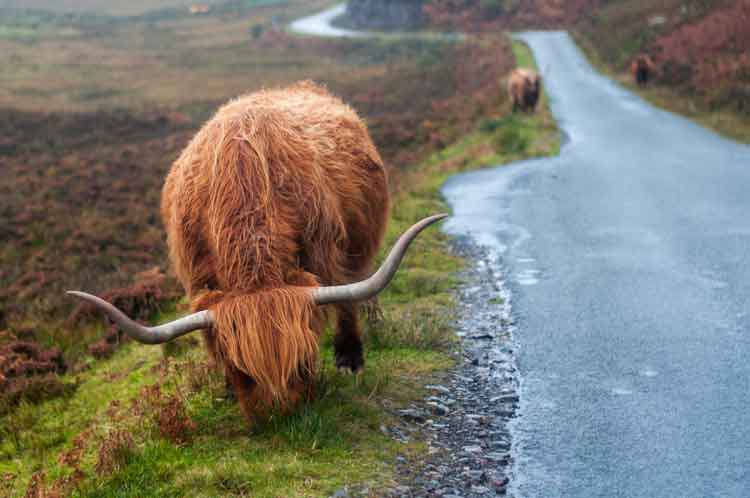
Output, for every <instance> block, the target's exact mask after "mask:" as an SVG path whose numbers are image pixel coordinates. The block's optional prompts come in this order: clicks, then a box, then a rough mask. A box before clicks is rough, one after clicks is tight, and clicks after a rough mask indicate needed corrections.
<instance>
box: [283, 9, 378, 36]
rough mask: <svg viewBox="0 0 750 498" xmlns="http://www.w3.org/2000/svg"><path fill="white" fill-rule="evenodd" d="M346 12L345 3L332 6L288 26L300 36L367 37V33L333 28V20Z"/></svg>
mask: <svg viewBox="0 0 750 498" xmlns="http://www.w3.org/2000/svg"><path fill="white" fill-rule="evenodd" d="M344 12H346V3H341V4H338V5H334V6H333V7H330V8H328V9H326V10H324V11H321V12H318V13H317V14H313V15H311V16H308V17H303V18H301V19H297V20H296V21H294V22H292V23H291V24H290V25H289V29H291V30H292V31H293V32H295V33H298V34H301V35H309V36H322V37H331V38H341V37H344V38H345V37H351V38H356V37H362V36H368V35H369V33H368V32H367V31H353V30H350V29H342V28H337V27H335V26H333V25H332V24H331V23H332V22H333V20H334V19H336V18H337V17H339V16H341V15H343V14H344Z"/></svg>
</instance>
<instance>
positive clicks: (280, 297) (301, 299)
mask: <svg viewBox="0 0 750 498" xmlns="http://www.w3.org/2000/svg"><path fill="white" fill-rule="evenodd" d="M193 308H195V309H210V310H211V311H212V313H213V316H214V320H215V325H214V327H213V328H212V330H209V331H207V332H206V341H207V346H208V349H209V351H210V352H211V354H212V356H214V358H215V359H216V360H217V361H218V362H219V363H221V364H223V365H225V366H226V367H227V368H234V369H236V370H239V371H240V372H242V373H245V374H247V375H248V376H250V377H252V379H253V381H254V382H255V389H257V390H258V391H259V392H257V393H256V395H255V396H253V397H254V398H255V399H256V400H258V401H261V402H262V403H264V404H268V403H273V404H276V405H278V406H280V407H285V406H287V405H288V404H289V403H290V402H292V401H294V400H295V399H294V397H293V396H291V395H290V387H291V386H293V385H299V384H300V382H305V381H306V380H308V379H309V378H310V376H311V374H313V373H314V371H315V369H316V366H317V359H318V331H319V330H321V327H320V324H321V323H322V320H323V319H324V317H323V312H322V310H321V309H320V308H319V307H318V306H317V305H315V303H314V302H313V300H312V297H311V294H310V292H309V290H307V289H306V288H305V287H280V288H273V289H266V290H261V291H258V292H254V293H248V294H240V293H238V294H232V293H224V292H219V291H210V292H206V293H203V294H201V295H199V296H197V297H196V299H194V300H193ZM240 401H242V400H240Z"/></svg>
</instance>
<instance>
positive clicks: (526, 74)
mask: <svg viewBox="0 0 750 498" xmlns="http://www.w3.org/2000/svg"><path fill="white" fill-rule="evenodd" d="M541 90H542V77H541V76H540V75H539V74H538V73H537V72H536V71H532V70H531V69H514V70H513V72H512V73H510V78H509V79H508V95H510V100H511V101H512V102H513V112H516V111H517V110H518V109H521V110H522V111H523V112H534V111H535V110H536V105H537V102H539V93H540V92H541Z"/></svg>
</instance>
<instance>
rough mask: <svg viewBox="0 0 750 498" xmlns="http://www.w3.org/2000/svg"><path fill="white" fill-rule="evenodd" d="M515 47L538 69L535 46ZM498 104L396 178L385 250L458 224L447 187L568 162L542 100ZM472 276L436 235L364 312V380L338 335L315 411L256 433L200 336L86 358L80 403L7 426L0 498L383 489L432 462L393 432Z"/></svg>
mask: <svg viewBox="0 0 750 498" xmlns="http://www.w3.org/2000/svg"><path fill="white" fill-rule="evenodd" d="M513 48H514V53H515V54H516V58H517V59H518V61H520V62H521V63H522V64H530V63H531V62H530V61H532V59H531V57H530V53H529V51H528V48H525V47H524V46H522V45H521V44H520V43H514V44H513ZM498 91H500V92H502V94H503V97H502V98H501V99H500V101H501V104H500V105H499V106H498V107H497V108H496V109H492V110H488V112H487V113H486V115H485V117H484V120H483V121H481V122H479V123H477V124H476V127H475V129H474V130H473V131H471V132H470V133H467V134H465V135H463V136H462V137H461V138H460V139H459V140H457V141H456V142H455V143H453V144H450V145H448V146H446V147H444V148H442V149H441V150H439V151H438V152H435V153H433V154H431V155H429V156H428V157H426V158H425V159H423V160H421V161H419V162H418V164H415V165H414V166H413V167H409V168H402V170H401V171H400V172H399V175H400V176H401V178H400V179H399V180H400V181H399V185H401V189H400V190H399V191H397V192H396V193H395V195H394V201H393V211H392V219H391V222H390V224H389V228H388V232H387V237H386V239H387V240H386V242H385V244H384V252H385V250H387V249H388V248H389V247H390V246H391V244H392V243H393V241H394V240H395V239H396V237H397V236H398V235H400V234H401V233H402V232H403V230H404V229H406V228H407V227H408V226H409V225H411V224H412V223H414V222H415V221H417V220H418V219H420V218H422V217H424V216H427V215H430V214H434V213H436V212H441V211H446V210H447V207H446V205H445V204H444V202H443V200H442V198H441V196H440V192H439V189H440V187H441V185H442V184H443V182H444V181H445V180H446V179H447V178H448V177H449V176H451V175H453V174H455V173H457V172H461V171H467V170H470V169H476V168H480V167H486V166H492V165H499V164H502V163H505V162H509V161H514V160H518V159H523V158H527V157H532V156H538V155H548V154H556V153H558V151H559V134H558V131H557V128H556V126H555V124H554V121H553V120H552V117H551V115H550V113H549V109H548V108H547V105H546V98H545V99H543V101H542V105H541V106H540V110H539V112H538V113H537V114H534V115H516V116H510V115H509V114H510V105H509V103H508V102H507V99H506V98H505V97H504V86H503V85H501V84H498ZM508 137H511V138H508ZM508 144H512V145H513V146H512V147H508ZM381 257H382V255H381ZM462 265H463V262H462V261H461V260H460V259H459V258H457V257H455V256H454V255H452V254H451V253H450V250H449V240H448V238H447V236H446V235H444V234H442V233H441V232H440V231H439V230H437V229H435V228H431V229H429V230H427V231H425V232H424V233H423V234H422V235H420V237H419V238H418V239H417V240H416V241H415V243H414V247H413V249H412V250H411V251H410V252H409V254H408V255H407V257H406V258H405V261H404V264H403V266H402V269H401V270H400V271H399V273H398V274H397V276H396V278H395V279H394V282H393V283H392V285H391V286H390V287H389V288H388V289H387V291H386V292H385V293H383V294H382V295H381V296H380V300H379V306H378V307H368V315H369V317H368V320H367V325H366V334H365V341H366V343H365V349H366V362H367V363H366V367H365V372H364V373H363V374H362V375H360V376H357V377H351V376H346V375H343V374H340V373H339V372H337V371H336V369H335V368H334V367H333V351H332V341H331V332H330V331H327V332H326V335H325V336H324V337H323V338H322V342H321V347H322V355H321V368H320V373H319V375H318V378H317V382H316V394H317V395H316V397H315V399H314V400H312V401H309V402H307V403H304V404H302V405H301V406H299V407H298V408H297V410H296V411H295V412H294V413H293V414H291V415H281V414H274V415H273V416H272V417H271V418H270V420H269V421H268V422H267V423H265V424H262V425H256V426H254V427H253V428H252V430H251V429H249V428H248V426H247V424H246V422H245V421H244V419H243V418H242V416H241V414H240V411H239V408H238V406H237V404H236V402H235V401H234V400H233V399H231V395H230V393H228V391H227V389H226V386H225V384H224V380H223V377H222V376H221V375H220V374H218V373H217V372H215V371H214V370H213V369H212V368H211V366H210V365H209V361H208V358H207V357H206V355H205V353H204V352H203V349H202V347H200V345H199V341H197V340H195V339H194V338H183V339H181V340H180V341H178V343H177V344H176V345H171V346H169V347H167V348H155V347H148V346H142V345H136V344H132V343H128V344H126V345H125V346H124V347H122V348H120V349H119V350H118V351H117V352H115V354H114V356H113V357H112V358H111V359H108V360H89V361H87V362H86V363H85V364H83V365H79V368H78V369H77V370H76V372H74V373H69V374H66V375H65V376H64V377H63V381H64V382H67V383H72V384H76V385H77V389H76V390H75V391H73V392H72V393H70V394H69V395H67V396H64V397H60V398H56V399H52V400H48V401H45V402H43V403H41V404H37V405H30V404H21V405H20V406H19V407H17V408H16V409H15V410H14V411H12V412H10V413H9V414H7V415H5V416H3V417H1V418H0V477H1V479H0V494H7V495H8V496H13V497H20V496H24V495H25V492H27V491H28V492H29V493H30V492H35V493H37V494H26V495H27V496H46V495H45V494H44V493H47V494H48V495H51V494H52V493H53V492H58V493H59V494H60V495H63V496H65V495H69V496H81V497H82V496H87V497H93V496H96V497H115V496H117V497H125V496H133V497H147V496H159V497H169V496H175V497H177V496H186V495H190V496H207V497H208V496H253V497H259V498H264V497H268V498H271V497H278V496H284V497H302V496H327V495H328V494H330V493H331V492H333V491H334V490H336V489H338V488H340V487H342V486H344V485H348V484H352V483H359V484H361V485H363V486H366V487H369V488H370V489H372V490H378V489H383V488H384V487H387V486H388V485H390V484H391V483H392V478H393V474H392V472H393V467H392V462H393V461H394V459H395V457H396V456H397V455H404V456H405V457H406V458H408V459H410V460H411V461H414V462H418V461H419V458H420V456H421V455H423V454H424V452H425V451H426V448H425V447H424V444H423V443H421V442H420V441H419V440H418V439H415V440H413V441H412V442H409V443H399V442H397V441H395V440H393V439H392V438H391V437H389V436H388V435H386V434H384V433H383V430H382V429H383V428H384V427H388V426H392V425H396V424H398V423H399V421H398V417H397V414H396V410H397V409H398V408H400V407H403V406H406V405H407V404H408V403H409V402H410V401H413V400H414V399H418V398H420V397H422V396H423V395H424V394H425V390H424V387H423V386H424V385H426V384H428V383H430V382H433V381H439V380H440V378H441V376H442V375H444V372H445V371H446V370H448V369H449V368H450V367H451V365H452V364H453V360H452V354H451V351H452V350H453V348H454V346H455V341H456V339H455V337H454V335H453V331H452V320H453V319H454V316H453V315H454V311H455V303H454V300H453V296H452V290H453V289H454V288H455V286H456V285H457V283H458V281H457V276H456V275H457V271H458V270H459V269H460V268H461V267H462ZM174 316H175V312H174V311H166V312H164V313H162V314H161V316H158V317H156V318H157V320H158V321H162V320H167V319H170V318H173V317H174ZM86 333H87V334H94V333H96V330H94V331H93V332H92V331H88V332H86Z"/></svg>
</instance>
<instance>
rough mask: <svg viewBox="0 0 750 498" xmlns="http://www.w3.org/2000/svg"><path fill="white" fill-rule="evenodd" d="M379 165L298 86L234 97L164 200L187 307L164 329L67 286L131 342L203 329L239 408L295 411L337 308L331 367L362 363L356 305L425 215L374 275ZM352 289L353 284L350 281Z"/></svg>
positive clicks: (349, 119)
mask: <svg viewBox="0 0 750 498" xmlns="http://www.w3.org/2000/svg"><path fill="white" fill-rule="evenodd" d="M388 208H389V199H388V186H387V178H386V171H385V168H384V167H383V162H382V160H381V158H380V155H379V154H378V152H377V150H376V149H375V146H374V145H373V143H372V141H371V140H370V137H369V135H368V132H367V129H366V127H365V125H364V124H363V123H362V121H361V120H360V119H359V117H358V116H357V115H356V114H355V112H354V111H353V110H352V109H351V108H350V107H348V106H346V105H345V104H343V103H342V102H341V101H340V100H338V99H336V98H334V97H332V96H331V95H330V94H329V93H328V92H326V91H325V90H324V89H322V88H320V87H318V86H315V85H314V84H312V83H309V82H305V83H300V84H297V85H295V86H292V87H290V88H286V89H278V90H267V91H260V92H257V93H253V94H250V95H247V96H244V97H240V98H238V99H236V100H233V101H231V102H229V103H228V104H226V105H225V106H224V107H222V108H221V109H220V110H219V111H218V112H217V114H216V115H215V116H214V117H213V118H212V119H211V120H210V121H208V122H207V123H206V124H205V125H204V126H203V128H202V129H201V130H200V131H199V132H198V134H197V135H196V136H195V137H194V138H193V140H192V141H191V142H190V144H189V145H188V146H187V148H186V149H185V150H184V151H183V152H182V154H181V155H180V157H179V158H178V159H177V161H176V162H175V163H174V165H173V166H172V169H171V171H170V172H169V175H168V176H167V180H166V183H165V185H164V190H163V193H162V216H163V219H164V225H165V226H166V229H167V242H168V245H169V255H170V259H171V262H172V264H173V266H174V270H175V272H176V274H177V277H178V278H179V280H180V282H181V283H182V285H183V286H184V288H185V291H186V292H187V295H188V297H189V298H190V300H191V305H192V308H193V310H194V311H195V313H193V314H192V315H189V316H187V317H185V318H182V319H180V320H177V321H175V322H172V323H169V324H166V325H162V326H159V327H153V328H146V327H143V326H141V325H139V324H136V323H135V322H133V321H131V320H130V319H129V318H127V317H126V316H125V315H124V314H122V313H121V312H119V311H118V310H117V309H116V308H114V307H113V306H111V305H110V304H109V303H107V302H105V301H103V300H101V299H99V298H97V297H95V296H91V295H90V294H85V293H81V292H72V293H73V294H74V295H76V296H78V297H81V298H83V299H86V300H87V301H89V302H91V303H93V304H95V305H96V306H97V307H98V308H100V309H101V310H102V311H104V312H106V313H107V314H108V315H109V316H110V318H111V319H113V320H114V321H115V322H116V323H117V324H118V325H119V326H120V327H121V328H122V329H123V330H125V331H126V332H127V333H128V334H129V335H130V336H131V337H133V338H135V339H136V340H138V341H141V342H145V343H149V344H157V343H163V342H166V341H168V340H170V339H173V338H175V337H178V336H180V335H183V334H185V333H188V332H190V331H193V330H196V329H204V330H205V332H204V334H205V339H206V345H207V347H208V350H209V351H210V353H211V354H212V356H213V357H214V358H215V359H216V360H217V362H218V363H219V364H221V365H222V366H223V367H224V370H225V372H226V376H227V379H228V381H229V382H230V383H231V385H232V386H233V388H234V391H235V393H236V395H237V397H238V400H239V402H240V405H241V407H242V410H243V412H244V413H245V415H246V416H247V417H248V419H252V417H253V416H254V415H258V414H263V413H264V412H265V411H266V410H267V409H268V408H269V407H270V406H272V405H279V406H282V407H287V408H288V407H290V406H291V405H292V404H294V403H295V402H296V401H297V400H298V399H299V398H300V397H301V396H303V395H304V393H306V392H307V391H308V389H309V384H310V382H309V381H310V377H311V374H312V373H313V371H314V369H315V366H316V363H317V348H318V337H319V335H320V332H321V330H322V327H323V325H324V322H325V318H326V313H325V312H324V308H322V307H321V305H325V304H334V305H335V308H336V312H337V318H338V324H337V325H338V327H337V331H336V335H335V338H334V349H335V355H336V360H335V361H336V365H337V367H339V368H343V369H347V370H349V371H351V372H357V371H359V370H360V369H361V368H362V366H363V363H364V362H363V356H362V342H361V339H360V327H359V323H358V305H357V302H359V301H362V300H364V299H367V298H369V297H372V296H374V295H375V294H377V293H378V292H380V290H382V289H383V288H384V287H385V286H386V285H387V283H388V282H389V281H390V279H391V278H392V277H393V274H394V273H395V271H396V269H397V268H398V264H399V262H400V260H401V258H402V257H403V254H404V252H405V251H406V248H407V246H408V244H409V243H410V242H411V240H412V239H413V238H414V237H415V236H416V235H417V233H418V232H419V231H421V230H422V229H423V228H425V227H426V226H428V225H429V224H431V223H433V222H434V221H437V220H438V219H441V218H442V217H444V216H445V215H437V216H433V217H430V218H427V219H425V220H423V221H422V222H420V223H418V224H417V225H415V226H414V227H412V228H411V229H410V230H409V231H408V232H407V233H406V234H404V235H403V236H402V237H401V239H400V240H399V241H398V242H397V243H396V246H394V248H393V250H392V251H391V253H390V255H389V256H388V258H386V261H385V262H384V264H383V266H382V267H381V268H380V269H379V270H378V272H376V273H375V274H374V275H373V276H372V277H370V278H369V279H366V280H361V279H362V278H363V277H364V276H365V274H366V273H367V272H368V271H369V270H370V267H371V264H372V261H373V258H374V256H375V254H376V252H377V250H378V247H379V246H380V243H381V241H382V238H383V233H384V231H385V226H386V220H387V219H388ZM351 282H355V283H351Z"/></svg>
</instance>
